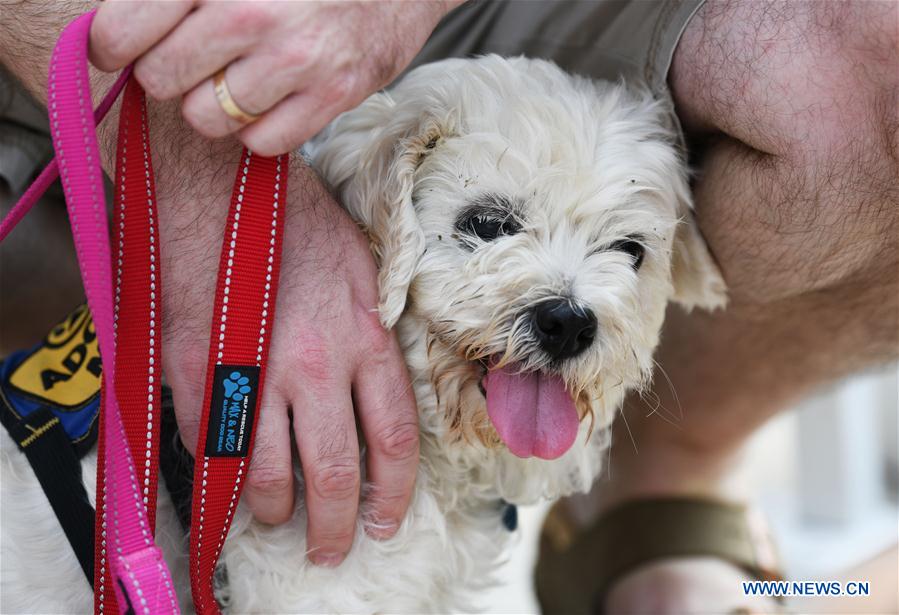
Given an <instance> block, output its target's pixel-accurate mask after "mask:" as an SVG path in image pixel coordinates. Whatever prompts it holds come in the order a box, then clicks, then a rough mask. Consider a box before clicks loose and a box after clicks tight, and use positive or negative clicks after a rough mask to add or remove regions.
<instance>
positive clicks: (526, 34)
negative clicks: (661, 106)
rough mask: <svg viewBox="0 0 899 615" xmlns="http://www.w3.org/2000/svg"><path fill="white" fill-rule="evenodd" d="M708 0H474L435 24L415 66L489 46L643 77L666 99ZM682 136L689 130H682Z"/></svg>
mask: <svg viewBox="0 0 899 615" xmlns="http://www.w3.org/2000/svg"><path fill="white" fill-rule="evenodd" d="M704 1H705V0H470V1H469V2H467V3H465V4H463V5H462V6H460V7H459V8H457V9H455V10H454V11H452V12H451V13H450V14H449V15H447V16H446V17H445V18H444V19H443V21H441V22H440V24H439V25H438V26H437V28H436V30H435V31H434V33H433V34H432V35H431V38H430V39H428V42H427V44H426V45H425V47H424V49H423V50H422V51H421V53H419V55H418V56H417V57H416V59H415V61H414V62H413V64H412V68H414V67H415V66H419V65H421V64H425V63H428V62H434V61H436V60H440V59H443V58H448V57H467V56H472V55H481V54H487V53H496V54H499V55H503V56H517V55H524V56H528V57H532V58H543V59H547V60H553V61H554V62H556V63H557V64H558V65H559V66H561V67H562V68H563V69H565V70H567V71H569V72H572V73H577V74H580V75H584V76H587V77H592V78H594V79H609V80H617V79H619V78H622V77H623V78H625V79H626V80H628V81H641V82H644V83H646V84H647V85H649V87H650V88H651V89H652V91H653V93H654V94H655V95H656V96H657V97H658V98H659V99H661V100H663V101H666V102H667V103H668V105H669V108H670V109H671V110H672V121H673V123H674V125H675V128H676V129H677V130H678V132H679V133H680V132H681V130H680V124H679V122H678V121H677V118H676V117H675V116H674V113H673V109H674V105H673V102H672V101H671V94H670V92H669V90H668V85H667V78H668V69H669V68H670V67H671V60H672V58H673V56H674V50H675V49H676V48H677V43H678V41H679V40H680V37H681V35H682V34H683V32H684V30H685V29H686V27H687V24H688V23H689V21H690V19H691V18H692V17H693V15H694V14H695V13H696V11H698V10H699V8H700V7H701V6H702V4H703V3H704ZM681 142H682V143H683V135H682V134H681Z"/></svg>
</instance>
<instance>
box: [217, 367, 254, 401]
mask: <svg viewBox="0 0 899 615" xmlns="http://www.w3.org/2000/svg"><path fill="white" fill-rule="evenodd" d="M249 382H250V379H249V378H247V377H246V376H241V375H240V372H231V375H230V376H228V378H227V379H226V380H225V381H224V382H223V383H222V384H223V385H224V387H225V397H227V398H230V399H233V400H234V401H241V400H242V399H243V398H244V395H246V394H247V393H249V392H250V390H251V389H250V387H249V386H248V383H249Z"/></svg>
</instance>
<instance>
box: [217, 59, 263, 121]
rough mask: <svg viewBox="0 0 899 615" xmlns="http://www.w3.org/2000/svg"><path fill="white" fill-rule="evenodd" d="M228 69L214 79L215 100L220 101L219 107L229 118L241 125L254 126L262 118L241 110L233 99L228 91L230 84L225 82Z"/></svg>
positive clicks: (221, 71)
mask: <svg viewBox="0 0 899 615" xmlns="http://www.w3.org/2000/svg"><path fill="white" fill-rule="evenodd" d="M226 68H227V67H225V68H223V69H222V70H220V71H219V72H217V73H216V74H215V76H214V77H213V78H212V85H213V87H214V88H215V98H216V100H218V101H219V106H220V107H221V108H222V111H224V112H225V113H226V114H227V115H228V117H230V118H231V119H233V120H236V121H238V122H240V123H241V124H252V123H253V122H255V121H256V120H258V119H259V117H260V116H258V115H253V114H252V113H247V112H246V111H244V110H243V109H241V108H240V105H238V104H237V103H236V102H234V99H233V98H231V92H230V90H228V84H227V83H226V82H225V70H226Z"/></svg>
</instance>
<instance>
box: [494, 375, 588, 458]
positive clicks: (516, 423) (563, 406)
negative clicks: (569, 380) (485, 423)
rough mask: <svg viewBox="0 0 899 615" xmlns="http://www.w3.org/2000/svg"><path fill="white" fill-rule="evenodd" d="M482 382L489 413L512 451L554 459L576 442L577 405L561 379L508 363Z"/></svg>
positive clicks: (527, 455) (522, 455) (521, 454)
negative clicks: (526, 370) (527, 370)
mask: <svg viewBox="0 0 899 615" xmlns="http://www.w3.org/2000/svg"><path fill="white" fill-rule="evenodd" d="M483 383H484V388H485V389H486V390H487V414H488V415H489V416H490V421H491V422H492V423H493V427H494V428H495V429H496V433H498V434H499V437H500V438H502V441H503V442H504V443H505V444H506V446H507V447H508V448H509V450H510V451H512V453H514V454H515V455H518V456H519V457H531V456H536V457H540V458H541V459H555V458H556V457H560V456H561V455H562V454H564V453H565V451H567V450H568V449H569V448H571V445H572V444H574V440H575V438H576V437H577V428H578V422H579V421H578V416H577V408H575V406H574V400H572V399H571V395H569V393H568V390H567V389H566V388H565V383H564V382H562V379H561V378H559V377H558V376H551V375H549V374H544V373H542V372H522V371H520V367H519V366H517V365H506V366H505V367H502V368H495V369H491V370H490V371H489V372H488V373H487V375H486V376H485V377H484V382H483Z"/></svg>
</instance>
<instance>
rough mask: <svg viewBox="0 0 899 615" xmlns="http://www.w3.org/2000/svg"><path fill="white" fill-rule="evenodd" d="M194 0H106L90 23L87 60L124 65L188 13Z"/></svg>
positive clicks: (112, 67) (104, 67)
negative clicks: (88, 57) (137, 0)
mask: <svg viewBox="0 0 899 615" xmlns="http://www.w3.org/2000/svg"><path fill="white" fill-rule="evenodd" d="M193 5H194V0H171V1H169V2H158V1H152V0H151V1H140V2H135V1H133V0H128V1H125V0H106V2H103V3H102V4H101V5H100V7H99V8H98V9H97V15H96V17H94V22H93V24H91V32H90V60H91V63H92V64H93V65H94V66H96V67H97V68H99V69H100V70H104V71H114V70H118V69H120V68H124V67H125V66H127V65H128V64H131V62H133V61H134V60H136V59H137V58H139V57H140V56H141V55H142V54H143V53H144V52H146V51H147V50H148V49H150V48H151V47H152V46H153V45H155V44H156V43H157V42H158V41H159V40H160V39H162V38H163V37H164V36H165V35H166V34H167V33H168V32H170V31H171V30H172V28H174V27H175V26H176V25H178V23H180V21H181V20H182V19H183V18H184V16H185V15H187V14H188V13H189V12H190V10H191V8H192V7H193Z"/></svg>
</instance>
